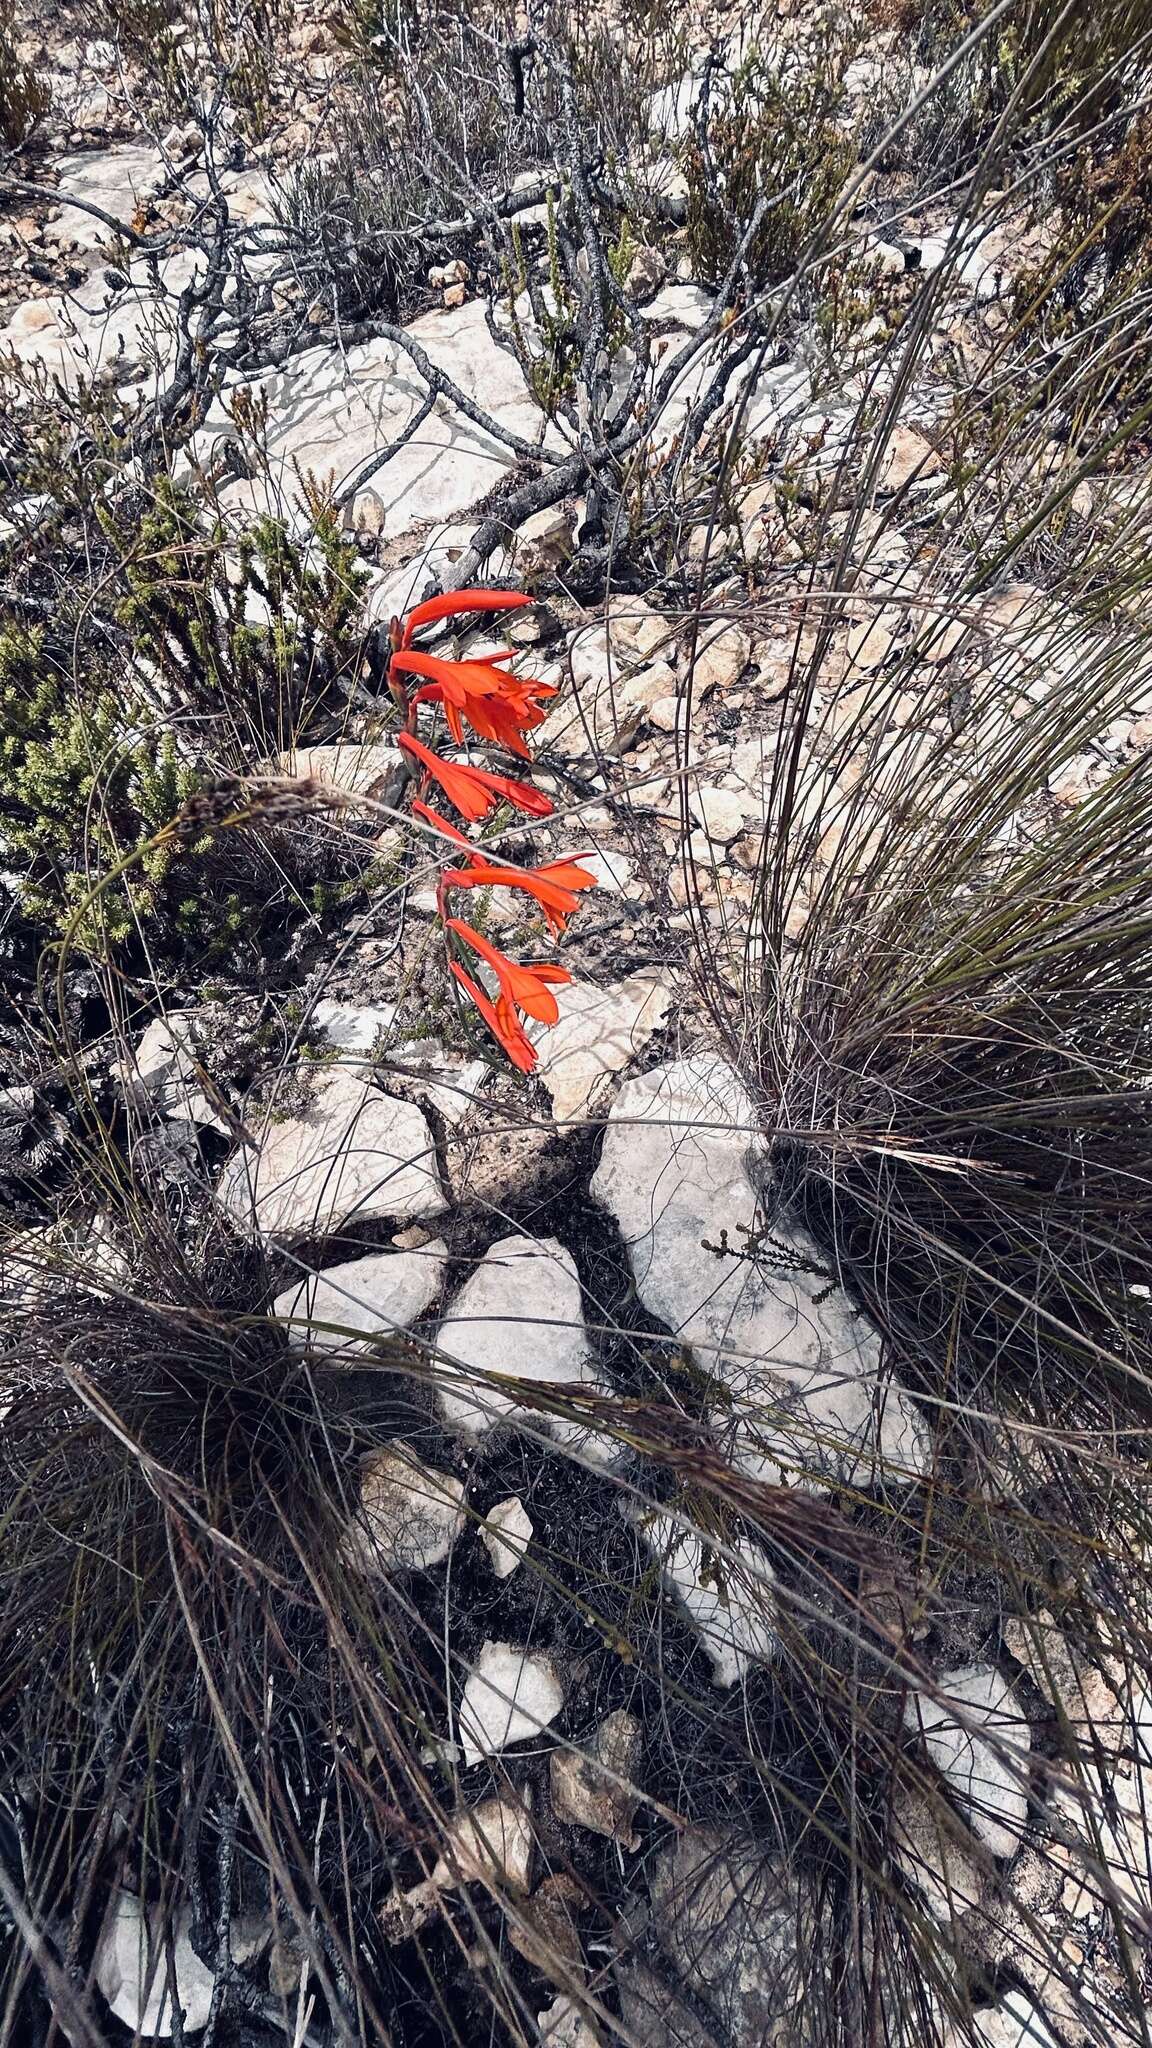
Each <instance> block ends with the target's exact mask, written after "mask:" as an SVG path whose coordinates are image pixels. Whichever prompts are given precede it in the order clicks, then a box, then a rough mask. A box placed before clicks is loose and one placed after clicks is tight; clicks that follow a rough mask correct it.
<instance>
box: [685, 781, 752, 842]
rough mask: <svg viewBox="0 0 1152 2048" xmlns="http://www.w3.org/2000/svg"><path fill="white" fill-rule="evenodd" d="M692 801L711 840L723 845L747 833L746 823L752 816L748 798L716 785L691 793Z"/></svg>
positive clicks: (706, 786)
mask: <svg viewBox="0 0 1152 2048" xmlns="http://www.w3.org/2000/svg"><path fill="white" fill-rule="evenodd" d="M689 802H690V804H691V806H692V809H693V810H694V811H695V813H696V816H697V817H698V818H699V819H700V822H701V824H702V825H703V827H704V830H705V832H706V833H707V834H708V837H709V839H714V840H716V841H717V842H718V844H720V845H721V846H726V845H727V844H728V842H729V840H732V839H739V837H740V834H741V833H742V832H743V830H744V821H745V819H746V818H747V817H749V816H750V814H751V813H750V809H749V804H748V798H747V796H745V795H741V794H740V793H739V792H736V791H733V790H730V789H720V788H719V787H718V786H717V785H716V784H715V783H704V784H702V786H701V787H700V788H699V789H694V790H692V791H691V793H690V796H689Z"/></svg>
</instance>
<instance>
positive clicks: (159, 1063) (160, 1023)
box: [110, 1010, 232, 1138]
mask: <svg viewBox="0 0 1152 2048" xmlns="http://www.w3.org/2000/svg"><path fill="white" fill-rule="evenodd" d="M195 1022H196V1012H195V1011H194V1010H187V1011H182V1010H177V1011H174V1012H173V1013H172V1015H171V1016H168V1017H153V1019H152V1021H151V1023H150V1024H148V1025H147V1026H146V1027H145V1030H144V1033H143V1035H142V1037H141V1039H140V1042H139V1044H138V1045H137V1047H136V1049H135V1051H134V1052H133V1053H132V1054H131V1055H130V1056H129V1057H128V1058H127V1059H124V1060H114V1061H113V1063H112V1066H111V1068H110V1072H111V1075H112V1078H113V1080H115V1081H118V1082H119V1083H120V1086H121V1087H122V1089H123V1090H124V1093H125V1096H126V1097H127V1099H128V1100H129V1101H135V1102H136V1103H137V1104H138V1105H142V1104H144V1103H151V1104H152V1105H153V1107H154V1108H156V1109H157V1110H158V1111H159V1112H160V1114H161V1116H165V1117H173V1118H177V1119H181V1120H183V1121H185V1122H188V1123H194V1124H197V1125H199V1126H201V1127H203V1128H205V1129H209V1130H216V1131H220V1132H221V1133H222V1135H223V1136H224V1137H226V1138H230V1137H231V1136H232V1126H231V1125H230V1124H228V1123H227V1122H226V1121H225V1119H224V1118H223V1117H222V1116H221V1115H220V1112H219V1110H217V1109H216V1108H215V1107H214V1106H213V1104H212V1102H211V1101H210V1100H209V1098H208V1096H207V1095H205V1093H204V1090H203V1088H202V1086H201V1082H200V1075H199V1072H198V1068H199V1058H198V1054H197V1049H196V1038H195Z"/></svg>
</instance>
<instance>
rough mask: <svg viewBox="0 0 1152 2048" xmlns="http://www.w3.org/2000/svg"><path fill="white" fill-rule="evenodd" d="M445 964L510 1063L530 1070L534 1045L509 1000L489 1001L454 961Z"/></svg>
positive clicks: (534, 1057) (534, 1051)
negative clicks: (470, 999)
mask: <svg viewBox="0 0 1152 2048" xmlns="http://www.w3.org/2000/svg"><path fill="white" fill-rule="evenodd" d="M448 965H449V966H450V968H451V969H452V972H453V974H454V975H455V977H456V979H457V981H458V982H459V983H460V986H461V988H462V989H464V990H465V991H466V993H467V994H468V995H470V996H471V998H472V1001H473V1002H474V1003H475V1005H476V1008H477V1009H478V1010H479V1012H480V1015H481V1016H482V1017H483V1019H484V1022H485V1023H486V1025H487V1026H488V1029H489V1031H490V1032H491V1033H492V1036H493V1038H495V1039H496V1040H498V1042H499V1043H500V1044H501V1045H502V1046H503V1048H504V1050H505V1052H506V1053H507V1055H508V1057H509V1059H510V1060H511V1062H512V1064H513V1066H514V1067H519V1069H520V1072H521V1073H522V1074H530V1073H532V1072H533V1070H534V1068H535V1066H536V1048H535V1046H534V1045H533V1043H532V1041H531V1039H530V1038H529V1037H528V1035H527V1033H526V1032H525V1030H524V1028H523V1026H522V1024H521V1022H520V1019H519V1018H518V1016H517V1015H516V1012H515V1010H514V1009H513V1008H512V1005H511V1003H509V1002H508V1001H507V999H506V998H505V997H504V996H499V997H498V998H497V1000H496V1001H495V1002H492V1001H491V1000H490V998H489V997H488V996H486V995H485V993H484V991H483V989H482V988H481V987H480V986H479V984H478V983H477V982H475V981H473V979H472V976H471V975H470V974H466V973H465V971H464V969H463V968H462V967H461V965H460V962H459V961H458V960H450V961H449V962H448Z"/></svg>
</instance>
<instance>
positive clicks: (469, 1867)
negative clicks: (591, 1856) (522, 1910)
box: [432, 1798, 536, 1892]
mask: <svg viewBox="0 0 1152 2048" xmlns="http://www.w3.org/2000/svg"><path fill="white" fill-rule="evenodd" d="M535 1846H536V1836H535V1832H534V1830H533V1827H532V1814H531V1809H530V1808H529V1807H528V1805H527V1804H526V1802H525V1801H524V1800H521V1799H507V1798H501V1799H482V1800H481V1801H480V1802H479V1804H478V1805H477V1806H473V1807H469V1809H468V1811H467V1812H466V1813H462V1814H461V1815H460V1818H459V1819H458V1820H456V1821H453V1823H452V1827H451V1830H450V1832H449V1834H448V1837H447V1841H446V1844H445V1853H444V1855H443V1856H441V1857H440V1859H439V1861H438V1862H437V1864H436V1867H435V1869H434V1871H433V1873H432V1875H433V1878H434V1879H437V1880H438V1881H439V1883H440V1884H441V1885H447V1884H458V1883H465V1884H466V1883H468V1882H472V1883H475V1882H476V1880H477V1879H478V1878H479V1879H483V1880H488V1881H491V1880H492V1879H493V1878H496V1879H498V1880H499V1881H500V1882H501V1883H502V1884H506V1885H510V1886H511V1888H512V1890H513V1891H517V1892H526V1891H527V1889H528V1884H529V1880H530V1878H531V1876H532V1855H533V1851H534V1849H535Z"/></svg>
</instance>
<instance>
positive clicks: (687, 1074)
mask: <svg viewBox="0 0 1152 2048" xmlns="http://www.w3.org/2000/svg"><path fill="white" fill-rule="evenodd" d="M763 1156H764V1144H763V1141H762V1139H761V1137H760V1135H759V1119H758V1116H757V1112H756V1109H755V1106H754V1104H753V1103H752V1102H751V1100H750V1098H749V1097H748V1095H747V1092H746V1091H745V1089H744V1087H743V1085H742V1083H741V1082H740V1081H739V1079H738V1077H737V1076H736V1074H735V1073H734V1072H733V1071H732V1069H731V1068H730V1067H729V1066H728V1065H727V1063H726V1062H725V1061H723V1060H721V1059H719V1058H718V1057H716V1056H714V1055H711V1054H703V1053H702V1054H696V1055H694V1056H693V1057H692V1058H691V1059H687V1060H680V1061H676V1062H674V1063H672V1064H670V1065H668V1066H663V1067H657V1068H654V1069H653V1070H652V1071H651V1072H650V1073H647V1074H642V1075H639V1076H637V1077H635V1078H634V1079H632V1080H629V1081H626V1082H625V1083H624V1085H623V1087H622V1088H621V1089H620V1092H619V1094H618V1095H617V1097H616V1100H615V1101H614V1103H613V1104H612V1107H611V1110H610V1111H609V1115H608V1123H607V1128H606V1130H605V1134H604V1149H603V1152H602V1154H601V1159H600V1165H599V1167H598V1168H597V1170H596V1173H595V1175H594V1176H593V1180H592V1193H593V1195H594V1197H595V1199H596V1200H597V1201H599V1202H602V1203H603V1204H604V1206H605V1208H607V1209H608V1210H609V1211H610V1212H611V1214H612V1215H613V1216H614V1217H615V1219H616V1222H617V1224H618V1225H619V1228H620V1231H621V1233H622V1235H623V1238H624V1241H625V1244H626V1245H627V1247H628V1253H629V1258H630V1260H631V1264H632V1271H633V1274H634V1276H635V1280H636V1286H637V1291H638V1293H639V1295H640V1299H641V1301H642V1302H643V1304H644V1306H645V1308H646V1309H648V1310H649V1312H650V1313H651V1314H652V1315H654V1316H659V1317H660V1319H661V1320H662V1321H663V1322H665V1323H667V1324H668V1326H669V1328H670V1329H671V1330H672V1331H673V1332H674V1333H675V1334H676V1335H677V1336H678V1337H679V1338H681V1340H682V1341H683V1342H685V1343H687V1344H690V1345H691V1346H692V1347H693V1349H694V1350H696V1351H697V1353H698V1355H699V1360H700V1363H701V1365H702V1366H703V1368H704V1369H705V1370H706V1371H707V1372H710V1373H714V1374H716V1375H717V1376H718V1377H719V1378H720V1379H722V1380H723V1381H724V1383H725V1385H726V1387H727V1388H728V1390H729V1395H730V1397H731V1400H730V1405H729V1408H728V1410H727V1414H726V1419H725V1422H724V1430H725V1434H724V1438H723V1442H724V1448H725V1449H726V1451H727V1453H728V1455H729V1456H730V1457H731V1459H732V1461H733V1462H734V1463H735V1464H736V1465H737V1466H738V1467H739V1468H740V1469H741V1470H743V1471H746V1472H748V1473H750V1474H751V1475H752V1476H753V1477H756V1478H761V1479H767V1480H778V1479H779V1477H780V1470H781V1467H782V1466H783V1467H785V1468H786V1469H789V1470H798V1471H800V1472H801V1473H804V1472H813V1473H820V1472H832V1473H835V1474H837V1475H838V1476H841V1477H850V1478H852V1479H853V1480H855V1481H856V1483H858V1484H869V1483H874V1482H875V1481H876V1480H884V1481H886V1482H887V1483H890V1484H891V1483H904V1482H907V1481H908V1480H910V1479H913V1478H915V1477H916V1476H918V1475H919V1473H920V1472H921V1471H922V1470H923V1469H924V1465H925V1462H926V1458H927V1455H928V1442H927V1433H926V1431H925V1430H924V1427H923V1425H922V1424H921V1422H920V1419H919V1417H918V1415H917V1413H916V1410H915V1407H914V1406H913V1404H912V1402H911V1401H910V1400H909V1398H908V1396H907V1395H906V1394H905V1393H904V1392H903V1390H902V1389H901V1388H900V1387H899V1386H898V1385H897V1384H896V1383H895V1382H894V1381H893V1379H892V1378H891V1375H890V1374H889V1373H888V1372H887V1371H886V1369H885V1365H884V1360H883V1352H882V1346H881V1341H880V1337H879V1333H878V1332H877V1331H876V1330H875V1329H874V1328H873V1327H872V1325H871V1324H870V1323H869V1322H868V1321H867V1320H866V1318H865V1317H864V1316H863V1315H861V1314H859V1313H858V1312H857V1311H856V1310H855V1309H854V1308H853V1306H852V1304H851V1302H850V1300H849V1298H848V1296H847V1295H846V1293H845V1292H844V1290H843V1289H842V1288H841V1287H840V1286H839V1285H838V1284H837V1283H836V1282H835V1279H834V1277H833V1276H831V1275H829V1274H828V1273H827V1272H826V1271H824V1270H823V1268H822V1266H821V1264H820V1259H819V1255H818V1253H817V1251H816V1247H815V1246H814V1245H812V1244H811V1243H810V1242H809V1241H808V1240H807V1239H806V1238H804V1237H803V1236H802V1235H801V1233H799V1232H798V1231H797V1230H795V1229H794V1228H791V1227H789V1226H788V1225H786V1224H782V1223H781V1224H774V1225H773V1228H772V1232H771V1236H772V1238H773V1240H774V1241H775V1243H776V1244H777V1246H778V1247H779V1250H778V1252H777V1253H776V1255H775V1259H774V1256H773V1250H772V1247H771V1246H769V1245H767V1244H766V1245H765V1248H764V1252H763V1256H762V1258H761V1259H759V1260H756V1261H753V1260H750V1259H747V1258H740V1257H739V1256H738V1253H739V1251H740V1249H741V1248H742V1245H743V1242H744V1240H743V1239H742V1237H741V1229H742V1228H743V1229H755V1228H756V1227H757V1226H758V1223H759V1221H760V1218H759V1209H758V1195H757V1186H756V1183H755V1182H754V1179H753V1169H754V1168H758V1167H759V1165H760V1162H761V1161H762V1159H763ZM724 1232H727V1235H728V1242H729V1246H730V1249H729V1250H727V1251H722V1252H717V1251H716V1250H706V1249H705V1245H706V1244H707V1245H710V1246H719V1245H720V1244H721V1242H722V1234H723V1233H724ZM777 1260H778V1263H777V1262H776V1261H777ZM808 1268H812V1269H813V1270H808Z"/></svg>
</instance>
